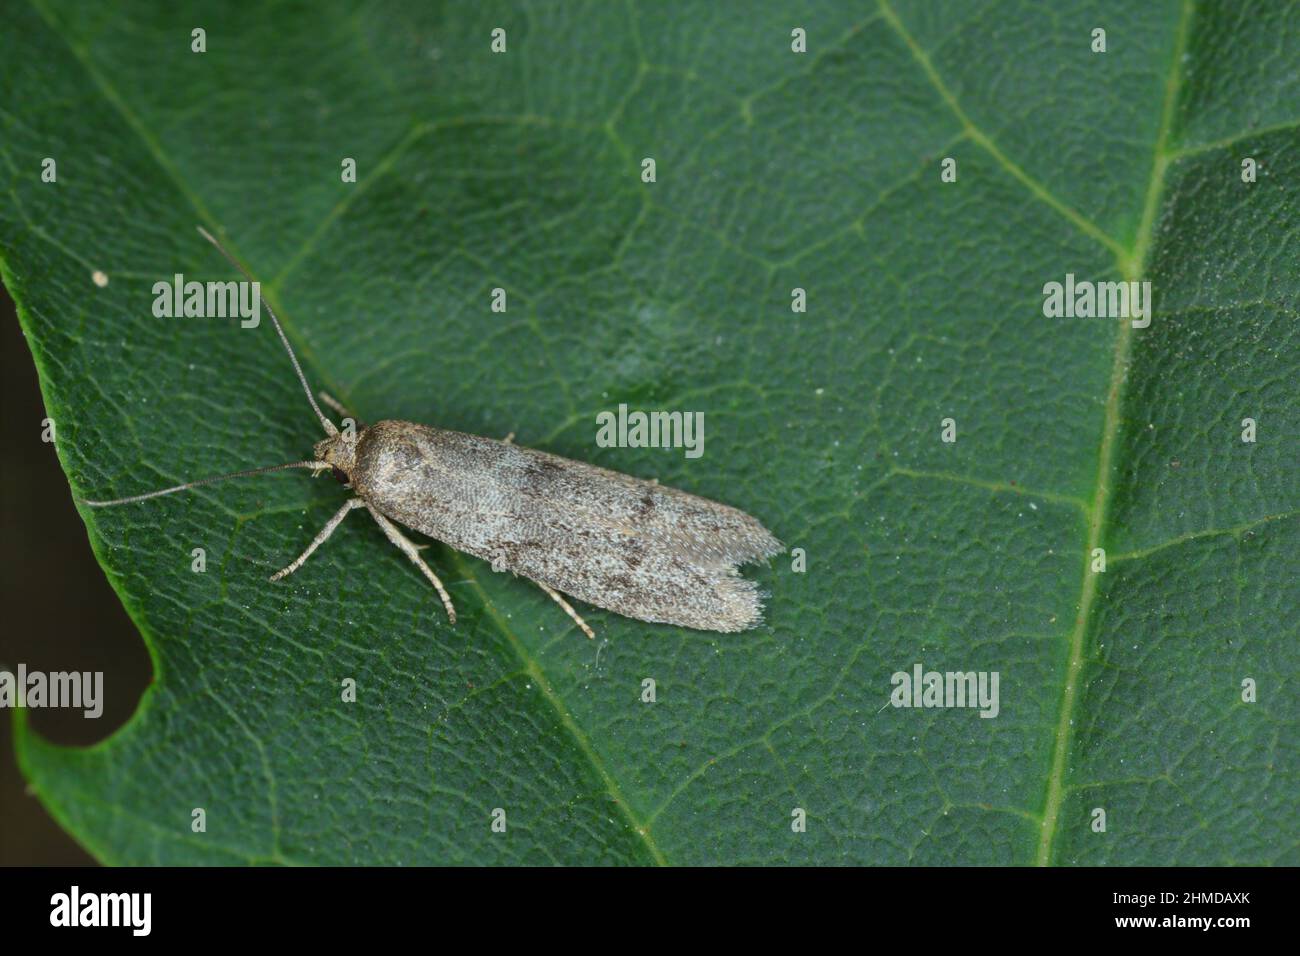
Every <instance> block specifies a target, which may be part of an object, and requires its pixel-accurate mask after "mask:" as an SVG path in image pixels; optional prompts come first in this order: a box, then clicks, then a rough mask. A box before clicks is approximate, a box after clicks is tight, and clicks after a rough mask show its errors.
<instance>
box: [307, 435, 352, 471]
mask: <svg viewBox="0 0 1300 956" xmlns="http://www.w3.org/2000/svg"><path fill="white" fill-rule="evenodd" d="M316 458H317V459H318V460H320V461H324V462H328V463H329V464H331V465H333V466H334V467H335V468H337V469H339V470H340V471H342V472H344V473H346V474H349V475H350V474H352V469H353V468H355V467H356V465H357V439H356V438H355V437H349V436H347V435H345V434H338V435H332V436H330V437H329V438H326V439H324V440H323V441H318V442H317V443H316Z"/></svg>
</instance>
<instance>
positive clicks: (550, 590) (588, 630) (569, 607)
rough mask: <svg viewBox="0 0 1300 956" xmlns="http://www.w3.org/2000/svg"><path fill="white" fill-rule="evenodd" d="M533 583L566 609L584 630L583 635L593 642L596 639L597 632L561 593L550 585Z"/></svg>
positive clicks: (538, 582)
mask: <svg viewBox="0 0 1300 956" xmlns="http://www.w3.org/2000/svg"><path fill="white" fill-rule="evenodd" d="M533 583H534V584H536V585H537V586H538V587H539V588H541V589H542V590H543V591H545V592H546V593H547V594H549V595H550V596H551V597H552V598H554V599H555V603H556V604H558V605H559V606H560V607H562V608H564V613H565V614H567V615H569V617H571V618H573V623H574V624H577V625H578V627H580V628H582V633H584V634H586V635H587V637H588V638H590V639H593V640H594V639H595V637H596V632H595V631H593V630H592V629H591V628H590V627H588V626H587V622H586V621H584V620H583V619H582V618H581V617H579V616H578V612H577V611H575V610H574V609H573V605H571V604H570V603H569V602H568V601H566V600H564V598H563V597H562V596H561V595H560V592H559V591H557V590H555V588H553V587H551V586H550V585H547V584H543V583H542V582H541V581H534V582H533Z"/></svg>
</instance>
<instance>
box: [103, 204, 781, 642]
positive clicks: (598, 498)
mask: <svg viewBox="0 0 1300 956" xmlns="http://www.w3.org/2000/svg"><path fill="white" fill-rule="evenodd" d="M198 230H199V232H200V233H201V234H202V235H203V237H204V238H205V239H207V240H208V242H210V243H212V245H213V246H215V247H216V249H217V251H218V252H220V253H221V254H222V255H223V256H225V258H226V259H227V260H228V261H229V262H230V263H231V265H233V266H234V267H235V268H236V269H238V270H239V271H240V272H241V273H242V274H243V275H244V277H245V278H247V279H248V280H249V281H250V282H251V281H254V280H253V277H252V275H250V274H249V272H248V270H247V269H245V268H244V266H243V265H242V264H241V263H240V262H239V261H238V260H236V259H235V257H234V256H232V255H231V254H230V253H229V252H227V251H226V249H225V248H224V247H223V246H222V245H221V243H220V242H218V241H217V239H216V238H215V237H214V236H212V235H211V234H210V233H209V232H208V231H207V230H205V229H204V228H203V227H202V226H200V227H198ZM262 306H263V308H265V309H266V313H267V315H268V316H269V317H270V319H271V322H272V323H273V325H274V327H275V331H276V334H277V335H278V336H279V337H280V341H281V343H282V344H283V345H284V348H285V351H286V352H287V353H288V354H289V361H290V362H291V363H292V364H293V370H294V372H295V373H296V374H297V376H298V381H299V382H300V383H301V385H302V388H303V392H304V393H305V394H306V396H307V401H308V402H309V403H310V404H311V407H312V411H313V412H315V414H316V417H317V418H318V419H319V420H320V424H321V427H322V428H323V429H324V430H325V438H324V439H323V440H322V441H319V442H317V443H316V444H315V447H314V456H313V458H312V459H311V460H308V461H294V462H288V463H286V464H283V465H270V466H267V467H263V468H252V469H248V470H245V471H236V472H231V473H229V474H224V475H215V476H213V477H210V478H203V479H200V480H198V481H190V482H186V483H185V484H182V485H176V486H175V487H172V488H163V489H161V490H159V491H151V492H148V493H147V494H141V495H133V496H131V497H127V498H116V499H113V500H111V501H85V500H83V501H81V503H82V504H84V505H87V506H89V507H92V508H104V507H110V506H114V505H125V504H131V503H133V502H138V501H145V500H147V499H149V498H157V497H159V496H161V495H170V494H175V493H176V492H179V491H186V490H188V489H190V488H197V487H199V486H201V485H207V484H210V483H212V482H215V481H222V480H225V479H227V478H240V477H245V476H249V475H261V474H266V473H267V472H272V471H282V470H284V469H289V468H304V469H308V470H310V471H312V472H313V473H314V474H313V477H314V476H315V475H317V474H319V473H320V472H324V471H328V472H332V473H333V475H334V476H335V477H336V478H338V479H339V481H340V482H342V483H343V486H344V487H345V488H347V489H350V490H351V492H352V497H350V498H348V500H347V501H345V502H344V503H343V505H342V506H341V507H340V508H339V510H338V511H337V512H335V514H334V516H333V517H332V518H330V519H329V521H327V522H326V523H325V527H323V528H322V529H321V531H320V533H319V534H317V535H316V537H315V538H314V539H313V540H312V542H311V544H309V545H307V548H306V550H305V551H303V553H302V554H300V555H299V556H298V557H297V558H295V559H294V560H293V561H292V562H291V563H290V564H289V565H288V566H286V567H285V568H283V569H282V570H280V571H277V572H276V573H275V574H273V575H271V580H272V581H278V580H280V579H282V578H285V577H287V576H288V575H290V574H293V573H294V572H295V571H297V570H298V569H299V568H300V567H302V566H303V564H304V563H305V562H306V561H307V559H308V558H310V557H311V555H312V554H313V553H314V552H315V551H316V549H317V548H319V547H320V546H321V545H322V544H324V543H325V541H326V540H327V539H328V538H329V536H330V535H331V534H333V533H334V531H335V529H336V528H338V526H339V525H340V524H341V523H342V522H343V519H344V518H345V517H347V515H348V514H349V513H350V512H351V511H354V510H356V509H361V508H364V509H365V510H366V511H368V512H369V513H370V516H371V517H372V518H373V519H374V520H375V522H376V523H377V524H378V525H379V527H380V528H381V529H383V532H384V534H385V535H386V536H387V537H388V540H389V541H391V542H392V543H393V544H394V545H395V546H396V547H397V548H398V550H400V551H401V552H402V553H403V554H405V555H406V557H407V558H409V559H410V561H411V563H412V564H414V565H415V566H416V567H417V568H419V570H420V572H421V573H422V574H423V575H424V576H425V578H427V579H428V581H429V583H430V584H432V585H433V587H434V589H435V590H436V591H437V592H438V596H439V597H440V598H441V599H442V604H443V607H444V608H446V611H447V617H448V619H449V620H450V621H451V622H452V623H453V624H454V623H455V622H456V610H455V607H454V606H453V605H452V602H451V597H450V596H449V595H448V594H447V589H446V588H445V587H443V584H442V582H441V581H440V580H439V579H438V576H437V575H436V574H435V573H434V572H433V570H432V569H431V568H430V567H429V565H428V564H426V563H425V561H424V559H423V558H422V557H421V555H420V546H418V545H416V544H415V543H414V542H412V541H411V540H410V539H409V538H408V537H407V536H406V535H405V534H404V533H403V531H402V529H401V527H399V525H401V526H405V527H406V528H409V529H412V530H415V531H418V532H420V533H421V534H424V535H427V536H428V537H430V538H434V539H436V540H438V541H441V542H443V543H445V544H448V545H450V546H451V547H453V548H455V549H456V550H458V551H463V552H465V553H467V554H471V555H473V556H475V557H477V558H482V559H484V560H486V561H490V562H492V566H493V569H494V570H499V571H511V572H513V573H514V574H516V575H518V576H520V577H524V578H528V579H529V580H531V581H533V582H534V583H536V584H537V585H538V587H540V588H541V589H542V590H543V591H545V592H546V593H547V594H548V595H550V596H551V598H552V599H553V600H554V601H555V602H556V603H557V604H559V606H560V607H561V608H563V609H564V611H565V612H566V613H567V614H568V615H569V617H571V618H572V619H573V621H574V622H575V623H576V624H577V626H578V627H579V628H581V629H582V631H583V633H585V634H586V635H587V637H594V636H595V634H594V632H593V631H592V629H591V628H590V627H589V626H588V625H587V623H586V621H584V620H583V619H582V617H581V616H580V615H579V614H578V612H577V611H575V610H574V608H573V606H572V605H571V604H569V602H568V601H567V600H565V597H564V595H568V596H569V597H573V598H577V599H579V600H581V601H585V602H586V603H588V604H593V605H595V606H596V607H600V608H604V609H606V610H609V611H613V612H615V613H616V614H621V615H624V616H625V617H631V618H636V619H637V620H641V621H650V622H655V623H663V624H675V625H678V626H681V627H690V628H696V629H698V630H705V631H725V632H731V631H743V630H746V629H748V628H752V627H755V626H757V625H758V624H760V623H761V622H762V603H761V601H760V595H759V591H758V587H757V585H755V584H754V582H753V581H749V580H746V579H745V578H743V577H741V576H740V572H739V570H738V568H739V566H740V565H742V564H746V563H748V562H753V561H759V560H764V559H767V558H770V557H772V556H774V555H776V554H778V553H780V551H781V550H782V545H781V543H780V542H779V541H777V539H776V538H775V537H774V536H773V535H772V534H771V533H770V532H769V531H768V530H767V529H766V528H764V527H763V526H762V525H761V524H760V523H759V522H758V521H757V520H756V519H755V518H753V517H751V516H750V515H748V514H746V513H745V512H743V511H740V510H738V509H736V508H731V507H728V506H727V505H723V504H719V503H718V502H715V501H710V500H708V499H707V498H701V497H697V496H696V495H692V494H687V493H686V492H684V491H678V490H676V489H673V488H668V487H665V486H663V485H660V484H659V483H658V482H655V481H645V480H642V479H640V478H632V477H630V476H628V475H623V474H620V473H618V472H615V471H609V470H607V469H604V468H597V467H596V466H594V465H589V464H586V463H584V462H580V461H572V460H570V459H568V458H561V457H560V456H558V455H551V454H548V453H546V452H543V451H536V450H533V449H530V448H522V447H520V446H518V445H515V444H513V442H512V441H511V438H510V437H507V438H506V439H505V440H504V441H497V440H495V439H491V438H483V437H480V436H478V435H468V434H464V433H462V432H455V431H447V430H445V429H441V428H432V427H430V426H427V425H417V424H415V423H413V422H406V421H379V422H375V423H374V424H372V425H364V424H362V423H361V422H360V420H359V419H358V418H357V417H356V416H355V415H352V414H351V413H350V412H348V410H347V408H346V407H344V406H343V405H342V404H341V403H339V402H338V401H336V400H334V399H332V398H331V397H330V396H328V395H327V394H325V393H323V392H322V393H321V400H322V401H323V402H324V403H325V404H326V405H327V406H329V407H330V408H331V409H332V410H333V411H335V412H337V413H339V414H340V415H344V416H346V417H347V418H351V419H352V421H353V423H354V425H355V427H354V428H348V429H345V430H340V429H339V428H338V427H337V426H336V425H335V424H334V423H333V422H332V421H331V420H330V419H329V418H327V417H326V416H325V413H324V412H322V411H321V409H320V405H318V404H317V402H316V398H315V397H314V396H313V394H312V390H311V387H310V386H309V385H308V384H307V376H306V375H304V374H303V370H302V366H301V365H300V364H299V363H298V357H297V356H296V355H295V354H294V351H293V347H292V346H291V345H290V344H289V339H288V336H286V335H285V334H284V329H283V327H282V326H281V325H280V320H279V319H278V318H277V317H276V315H275V312H274V310H273V309H272V308H271V306H270V305H269V304H268V303H266V302H265V301H263V303H262ZM345 424H346V423H345Z"/></svg>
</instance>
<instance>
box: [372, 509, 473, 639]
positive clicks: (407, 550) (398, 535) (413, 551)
mask: <svg viewBox="0 0 1300 956" xmlns="http://www.w3.org/2000/svg"><path fill="white" fill-rule="evenodd" d="M366 508H367V509H368V510H369V511H370V514H371V516H372V517H373V518H374V519H375V523H376V524H378V525H379V527H381V528H383V529H384V534H386V535H388V540H389V541H391V542H393V544H395V545H397V548H398V550H399V551H401V552H402V554H404V555H406V556H407V557H408V558H410V559H411V563H412V564H414V565H415V566H416V567H417V568H419V569H420V570H421V571H422V572H423V573H424V576H425V577H426V578H428V579H429V583H430V584H432V585H433V587H434V590H436V591H437V592H438V597H440V598H442V606H443V607H444V608H446V609H447V619H448V620H449V621H451V623H453V624H455V623H456V609H455V608H454V607H452V605H451V598H450V597H449V596H448V594H447V590H446V588H444V587H443V586H442V582H441V581H439V580H438V575H436V574H434V573H433V571H432V570H431V569H430V567H429V566H428V565H427V564H425V563H424V558H422V557H420V549H419V547H418V546H417V545H416V544H415V542H413V541H411V540H410V539H409V538H407V537H406V535H404V534H402V532H401V530H399V529H398V527H397V525H395V524H393V523H392V522H391V521H389V520H388V519H387V518H385V517H384V516H383V515H382V514H380V513H379V512H378V511H376V510H375V509H374V508H372V507H370V505H369V504H367V505H366Z"/></svg>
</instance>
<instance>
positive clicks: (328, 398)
mask: <svg viewBox="0 0 1300 956" xmlns="http://www.w3.org/2000/svg"><path fill="white" fill-rule="evenodd" d="M316 394H317V395H319V396H320V400H321V402H322V403H324V404H325V405H328V406H329V407H330V408H331V409H333V410H334V411H336V412H338V413H339V414H340V415H342V416H343V417H344V418H350V419H352V421H353V422H355V423H356V426H357V427H358V428H365V427H366V423H365V422H363V421H362V420H361V419H359V418H357V416H356V415H355V414H353V412H352V410H351V409H350V408H348V407H347V406H346V405H344V404H343V403H342V402H340V401H339V400H338V399H337V398H335V397H334V396H333V395H331V394H330V393H329V392H317V393H316Z"/></svg>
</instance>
